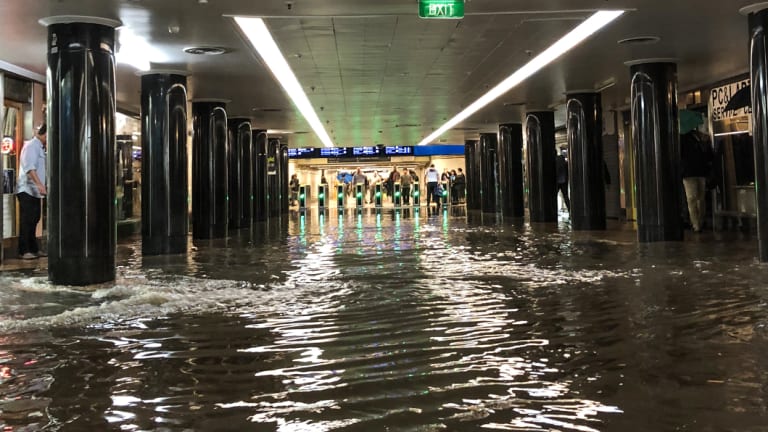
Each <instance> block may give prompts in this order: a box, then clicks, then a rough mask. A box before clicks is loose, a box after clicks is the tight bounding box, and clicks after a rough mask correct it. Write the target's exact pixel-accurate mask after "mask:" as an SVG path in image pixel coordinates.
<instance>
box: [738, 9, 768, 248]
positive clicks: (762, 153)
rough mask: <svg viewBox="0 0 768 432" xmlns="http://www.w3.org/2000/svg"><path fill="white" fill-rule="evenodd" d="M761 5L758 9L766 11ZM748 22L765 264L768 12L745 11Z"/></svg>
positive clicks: (767, 224)
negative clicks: (767, 34)
mask: <svg viewBox="0 0 768 432" xmlns="http://www.w3.org/2000/svg"><path fill="white" fill-rule="evenodd" d="M765 6H766V5H765V4H763V5H761V7H765ZM743 12H745V13H747V14H748V17H749V18H748V19H749V39H750V43H749V56H750V62H749V64H750V76H751V83H752V133H753V140H754V151H755V194H756V195H755V199H756V204H757V240H758V251H759V258H760V261H761V262H766V261H768V41H767V40H766V29H768V9H761V8H760V7H758V8H745V9H744V10H743Z"/></svg>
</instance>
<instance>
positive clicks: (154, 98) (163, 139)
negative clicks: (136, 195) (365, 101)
mask: <svg viewBox="0 0 768 432" xmlns="http://www.w3.org/2000/svg"><path fill="white" fill-rule="evenodd" d="M186 85H187V78H186V77H185V76H184V75H181V74H179V73H168V72H151V73H148V74H146V75H144V76H142V78H141V136H142V140H141V143H142V150H141V167H142V172H141V175H142V182H143V186H142V189H141V219H142V220H141V250H142V253H143V254H144V255H164V254H181V253H186V252H187V234H188V232H189V218H188V205H189V199H188V198H189V195H188V191H187V187H188V186H187V185H188V174H187V90H186Z"/></svg>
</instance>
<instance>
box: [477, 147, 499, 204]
mask: <svg viewBox="0 0 768 432" xmlns="http://www.w3.org/2000/svg"><path fill="white" fill-rule="evenodd" d="M498 144H499V140H498V136H497V134H495V133H481V134H480V164H481V168H480V184H481V189H482V190H481V192H480V208H481V210H482V211H484V212H487V213H495V212H496V211H497V210H498V202H499V199H498V195H499V182H498V169H497V167H496V164H497V163H498V159H497V155H496V152H497V150H498Z"/></svg>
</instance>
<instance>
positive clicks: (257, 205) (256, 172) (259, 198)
mask: <svg viewBox="0 0 768 432" xmlns="http://www.w3.org/2000/svg"><path fill="white" fill-rule="evenodd" d="M252 136H253V155H252V156H253V157H254V162H253V163H254V165H253V219H254V220H256V221H265V220H267V217H268V215H269V210H268V209H269V201H268V200H267V131H266V130H263V129H254V130H253V131H252Z"/></svg>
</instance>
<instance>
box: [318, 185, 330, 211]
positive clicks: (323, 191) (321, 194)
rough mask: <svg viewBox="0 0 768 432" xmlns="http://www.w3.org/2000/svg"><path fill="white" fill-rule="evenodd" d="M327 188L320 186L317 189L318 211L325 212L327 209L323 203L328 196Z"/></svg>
mask: <svg viewBox="0 0 768 432" xmlns="http://www.w3.org/2000/svg"><path fill="white" fill-rule="evenodd" d="M327 190H328V187H327V186H326V185H320V186H318V187H317V208H318V209H320V211H321V212H322V211H325V209H326V208H327V207H328V206H327V205H326V203H325V200H326V197H327V196H328V192H327Z"/></svg>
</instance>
